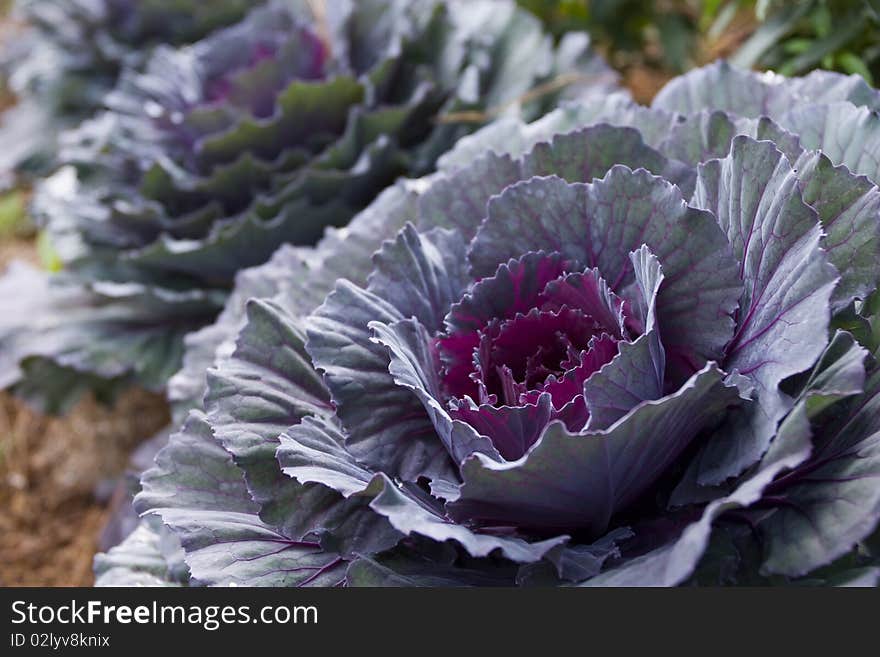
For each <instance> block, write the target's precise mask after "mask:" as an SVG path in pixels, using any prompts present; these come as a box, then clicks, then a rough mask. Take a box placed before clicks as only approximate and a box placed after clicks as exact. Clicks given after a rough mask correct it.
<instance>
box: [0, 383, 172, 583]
mask: <svg viewBox="0 0 880 657" xmlns="http://www.w3.org/2000/svg"><path fill="white" fill-rule="evenodd" d="M167 422H168V415H167V409H166V407H165V404H164V403H163V401H162V399H161V397H159V396H157V395H154V394H150V393H146V392H143V391H140V390H132V391H129V392H127V393H125V394H124V395H123V396H122V397H121V398H120V399H119V400H118V401H117V403H116V404H115V406H114V407H113V408H108V407H106V406H102V405H100V404H98V403H96V402H95V401H94V400H93V399H90V398H86V399H83V400H82V401H81V402H80V403H79V404H78V405H77V406H76V407H75V408H74V409H73V410H72V411H71V412H70V413H69V414H68V415H66V416H65V417H62V418H47V417H45V416H42V415H40V414H38V413H36V412H34V411H33V410H31V409H29V408H27V407H26V406H25V405H23V404H22V403H21V402H19V401H18V400H15V399H13V398H12V397H10V396H9V395H6V394H2V395H0V509H3V511H2V512H0V585H6V586H87V585H90V584H91V583H92V582H93V577H92V557H93V556H94V554H95V552H96V551H97V550H98V536H99V534H100V532H101V530H102V529H103V526H104V523H105V521H106V519H107V515H108V508H107V506H106V505H105V503H103V502H101V501H99V500H98V499H96V497H95V491H96V489H98V488H99V487H101V486H102V485H103V487H104V488H105V489H107V488H112V485H113V482H114V480H115V479H116V478H118V477H119V475H120V474H121V473H122V472H123V471H124V470H125V466H126V464H127V463H128V457H129V454H130V453H131V451H132V450H133V449H134V447H136V446H137V445H138V444H139V443H140V442H141V441H142V440H143V439H145V438H148V437H149V436H151V435H152V434H154V433H155V432H156V431H158V430H159V429H161V428H162V427H163V426H164V425H165V424H167Z"/></svg>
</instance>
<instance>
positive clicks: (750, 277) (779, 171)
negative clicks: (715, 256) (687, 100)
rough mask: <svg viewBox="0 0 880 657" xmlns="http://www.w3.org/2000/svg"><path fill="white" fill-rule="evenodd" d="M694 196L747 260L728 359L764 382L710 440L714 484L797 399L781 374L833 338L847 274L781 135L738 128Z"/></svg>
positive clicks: (763, 440)
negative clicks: (833, 318) (806, 198)
mask: <svg viewBox="0 0 880 657" xmlns="http://www.w3.org/2000/svg"><path fill="white" fill-rule="evenodd" d="M694 204H695V205H696V206H697V207H701V208H704V209H707V210H710V211H712V212H713V213H714V214H715V215H716V217H717V218H718V222H719V224H720V226H721V227H722V229H723V230H724V231H725V232H726V233H727V235H728V237H729V239H730V243H731V245H732V247H733V252H734V255H735V256H736V258H737V259H738V260H739V262H740V265H739V276H740V278H741V279H742V281H743V284H744V287H743V293H742V296H741V298H740V300H739V311H738V313H737V317H736V333H735V335H734V336H733V339H732V340H731V342H730V343H729V344H728V345H727V348H726V357H725V360H724V366H725V368H726V369H728V370H736V371H738V372H739V373H740V374H741V375H744V376H747V377H749V378H750V379H752V380H754V381H755V383H756V384H757V386H758V390H757V397H758V404H757V405H756V407H754V408H753V409H752V411H751V412H749V411H746V414H745V415H743V416H742V417H740V419H739V420H736V419H734V420H733V424H731V425H730V427H729V428H728V429H727V430H722V431H720V432H719V433H718V434H716V436H715V437H713V439H712V440H711V441H710V443H709V444H708V445H707V447H706V451H705V452H704V454H703V458H702V467H701V473H700V479H699V481H700V483H701V484H703V485H713V484H718V483H721V482H722V481H724V480H725V479H727V478H729V477H731V476H735V475H738V474H740V473H741V472H742V471H743V470H744V469H745V468H747V467H749V466H750V465H752V464H754V463H755V462H756V461H757V460H758V459H759V458H760V457H761V454H763V452H764V450H766V449H767V445H768V444H769V442H770V440H771V438H772V437H773V433H774V430H775V427H776V423H777V422H778V421H779V420H780V419H781V418H782V416H783V414H784V413H785V411H786V410H787V408H789V407H790V404H789V403H788V402H787V401H786V400H785V399H784V397H783V396H782V393H781V392H780V391H779V390H778V386H779V383H780V382H781V381H782V380H783V379H785V378H786V377H788V376H791V375H793V374H797V373H799V372H802V371H804V370H806V369H807V368H809V367H810V366H812V365H813V363H815V361H816V359H817V358H818V357H819V355H820V354H821V352H822V350H823V349H824V348H825V345H826V344H827V332H828V325H829V320H830V307H829V300H830V297H831V294H832V291H833V289H834V286H835V285H836V283H837V281H838V275H837V271H836V270H835V268H834V267H833V266H832V265H831V264H829V263H828V260H827V258H826V256H825V253H824V252H823V251H822V249H821V247H820V239H821V230H820V225H819V220H818V216H817V214H816V212H815V211H814V210H813V209H812V208H810V207H809V206H808V205H807V204H805V203H804V202H803V200H802V198H801V193H800V190H799V186H798V179H797V176H796V175H795V173H794V172H793V171H792V169H791V166H790V165H789V163H788V161H787V160H786V159H785V157H784V156H783V155H782V153H780V152H779V151H778V150H777V149H776V148H775V147H774V146H773V144H772V143H769V142H756V141H754V140H752V139H749V138H747V137H744V136H740V137H736V138H735V139H734V142H733V145H732V147H731V153H730V155H729V156H728V157H727V158H725V159H724V160H713V161H711V162H708V163H706V164H704V165H701V167H700V170H699V176H698V179H697V191H696V193H695V195H694Z"/></svg>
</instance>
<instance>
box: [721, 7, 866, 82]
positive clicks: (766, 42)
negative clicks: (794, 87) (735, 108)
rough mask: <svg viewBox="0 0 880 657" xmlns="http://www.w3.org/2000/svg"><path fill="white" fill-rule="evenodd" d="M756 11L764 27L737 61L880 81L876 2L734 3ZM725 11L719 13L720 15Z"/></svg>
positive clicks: (788, 72)
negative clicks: (830, 71)
mask: <svg viewBox="0 0 880 657" xmlns="http://www.w3.org/2000/svg"><path fill="white" fill-rule="evenodd" d="M731 5H735V6H739V7H745V8H750V9H751V10H752V11H754V13H755V15H756V18H757V19H758V20H759V21H760V25H759V26H758V28H757V29H756V30H755V32H754V33H753V34H752V35H751V37H750V38H749V39H748V40H747V41H746V42H745V43H743V44H742V46H741V47H740V48H739V50H738V51H737V52H736V53H735V54H734V55H733V57H732V58H731V61H732V62H734V63H735V64H738V65H740V66H746V67H757V68H770V69H773V70H775V71H777V72H779V73H782V74H783V75H799V74H803V73H807V72H809V71H811V70H812V69H814V68H818V67H821V68H825V69H829V70H836V71H840V72H841V73H855V74H858V75H861V76H862V77H864V78H865V80H867V81H868V83H870V84H873V83H874V82H875V80H877V78H878V76H880V3H878V2H876V1H875V0H874V1H872V0H807V1H801V2H781V1H779V0H769V1H763V0H759V1H758V2H729V3H726V5H725V6H731ZM721 10H722V8H719V15H720V11H721Z"/></svg>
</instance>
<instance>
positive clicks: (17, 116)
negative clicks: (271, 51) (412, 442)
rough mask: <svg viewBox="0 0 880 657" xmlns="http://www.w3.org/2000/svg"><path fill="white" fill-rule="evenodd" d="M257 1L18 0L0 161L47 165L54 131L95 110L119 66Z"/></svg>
mask: <svg viewBox="0 0 880 657" xmlns="http://www.w3.org/2000/svg"><path fill="white" fill-rule="evenodd" d="M259 4H262V2H259V1H258V2H249V1H247V0H215V1H214V2H210V3H206V2H198V1H194V0H17V2H15V3H14V5H13V7H12V20H13V21H14V23H13V25H15V29H16V31H15V33H14V38H11V39H8V40H7V43H5V44H4V46H3V48H2V49H0V57H2V60H3V61H2V67H3V69H4V72H5V73H6V74H7V75H8V77H9V86H10V87H11V90H12V91H13V92H14V93H15V94H16V95H17V96H18V101H19V105H20V106H19V107H18V108H17V109H13V110H11V111H10V115H8V116H6V117H4V121H3V123H4V129H3V131H2V132H0V140H2V143H3V146H4V154H3V156H2V160H0V163H2V164H3V165H5V166H8V167H11V168H19V169H22V170H24V171H31V172H38V171H42V170H45V169H46V168H47V167H50V166H51V165H52V164H53V162H54V160H55V156H56V155H57V153H56V152H55V151H56V147H57V144H56V139H57V133H58V131H59V130H60V129H62V128H64V127H68V126H70V125H73V124H75V123H76V122H77V121H79V120H81V119H83V118H86V117H88V116H90V115H91V114H93V113H94V112H95V111H96V110H98V109H99V108H100V107H101V105H102V102H103V98H104V95H105V94H106V93H107V92H108V91H110V90H111V89H112V88H113V86H114V85H115V84H116V81H117V79H118V77H119V74H120V72H121V71H122V70H123V69H124V68H126V67H133V68H137V67H140V66H142V65H143V63H144V61H145V60H146V59H147V58H148V56H149V53H150V52H151V50H152V49H153V48H154V47H155V46H157V45H160V44H168V45H183V44H187V43H192V42H194V41H198V40H199V39H201V38H202V37H205V36H207V35H208V34H210V33H211V32H212V31H214V30H216V29H219V28H221V27H224V26H227V25H231V24H232V23H235V22H237V21H239V20H241V19H242V17H243V16H244V15H245V14H246V13H247V11H248V9H249V8H250V7H253V6H256V5H259ZM7 149H9V150H7Z"/></svg>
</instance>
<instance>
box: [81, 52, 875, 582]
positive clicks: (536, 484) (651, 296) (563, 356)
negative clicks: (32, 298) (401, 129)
mask: <svg viewBox="0 0 880 657" xmlns="http://www.w3.org/2000/svg"><path fill="white" fill-rule="evenodd" d="M877 102H878V96H877V94H876V92H875V91H874V90H872V89H870V88H869V87H867V86H866V85H865V84H864V83H863V82H860V81H859V80H858V78H855V77H849V78H847V77H843V76H840V75H837V74H831V73H825V72H819V73H815V74H812V75H810V76H807V77H805V78H791V79H786V78H782V77H779V76H767V75H756V74H753V73H747V72H743V71H739V70H736V69H733V68H731V67H729V66H728V65H726V64H724V63H719V64H715V65H712V66H709V67H706V68H704V69H700V70H697V71H694V72H692V73H690V74H688V75H686V76H683V77H681V78H678V79H676V80H674V81H672V82H671V83H670V84H669V85H668V86H667V87H666V88H665V89H664V90H663V91H662V92H661V93H660V95H659V96H658V97H657V100H656V102H655V103H654V106H653V107H652V108H645V107H639V106H637V105H634V104H633V103H631V102H630V101H629V100H628V99H627V98H625V97H623V96H617V95H608V96H604V97H602V98H593V99H588V100H586V101H581V102H577V103H571V104H568V105H566V106H563V107H561V108H560V109H558V110H555V111H553V112H551V113H549V114H548V115H546V116H544V117H542V118H541V119H538V120H536V121H534V122H531V123H528V122H524V121H522V120H518V119H511V120H507V121H501V122H498V123H496V124H493V125H492V126H489V127H487V128H485V129H483V130H481V131H479V132H478V133H476V134H475V135H473V136H471V137H467V138H464V139H462V140H461V141H460V142H459V144H458V145H457V146H456V147H455V149H453V150H452V151H451V152H450V153H448V154H447V155H446V156H444V157H443V158H442V159H441V161H440V170H439V172H438V173H436V174H433V175H432V176H429V177H427V178H423V179H421V180H417V181H413V182H410V183H400V184H398V185H397V186H395V187H393V188H391V189H389V190H388V191H386V192H385V193H384V194H383V195H382V196H380V198H379V199H377V201H376V202H375V203H374V204H373V205H371V206H370V207H369V208H368V209H367V210H365V211H364V212H363V213H361V214H360V215H359V216H358V217H356V218H355V219H354V221H353V222H352V223H351V224H350V226H349V228H348V229H347V230H346V231H344V232H340V233H330V234H329V235H328V237H327V238H326V239H325V240H324V241H323V242H322V243H320V244H319V245H318V246H317V247H316V248H315V249H313V250H312V249H306V250H301V251H299V252H297V251H296V250H295V249H291V248H287V249H284V250H282V251H280V252H279V253H278V254H276V256H275V258H274V259H273V262H272V264H271V265H267V266H266V267H265V268H262V269H257V270H253V271H251V272H249V273H248V274H247V275H245V274H242V276H241V278H240V280H241V281H242V286H243V288H242V291H244V288H245V286H247V287H250V289H254V290H256V289H257V287H258V285H259V283H258V282H259V281H262V282H263V283H265V284H266V285H267V289H268V290H269V291H270V292H272V293H273V296H271V297H270V298H264V299H251V300H250V301H247V302H246V303H245V302H244V299H243V297H244V296H246V295H239V296H237V297H236V296H233V297H232V298H231V299H232V300H231V302H230V305H229V306H228V307H227V312H226V313H225V315H224V320H225V321H222V322H220V323H218V324H217V325H215V326H214V327H213V328H214V334H213V335H212V336H208V337H205V335H204V334H203V336H202V337H203V338H205V339H204V340H198V341H195V343H194V347H197V348H198V349H201V348H202V347H205V345H206V344H207V345H209V346H210V348H209V349H207V350H206V351H205V350H203V351H201V352H198V349H196V351H194V352H193V354H194V355H193V362H196V361H199V360H200V359H204V358H206V356H205V353H206V352H210V353H211V354H213V355H215V356H216V357H217V360H216V364H215V367H213V368H211V369H210V370H208V373H207V392H206V394H205V396H204V403H203V404H202V405H201V407H200V408H196V409H194V410H191V411H190V412H189V414H188V417H187V418H186V420H185V421H184V423H183V425H182V428H181V429H180V430H179V431H178V432H177V433H175V434H174V435H172V437H171V439H170V442H169V444H168V446H167V447H165V448H164V449H163V450H162V451H161V452H160V453H159V454H158V456H157V458H156V462H155V465H154V467H153V468H151V469H150V470H149V471H147V472H146V473H145V474H144V476H143V478H142V487H143V488H142V491H141V493H140V494H139V495H138V496H137V498H136V502H135V506H136V508H137V510H138V512H139V513H141V514H143V515H144V516H145V517H146V518H147V519H148V521H147V523H148V524H144V525H142V526H141V527H140V528H139V529H138V530H137V532H136V534H134V535H132V537H131V538H130V539H129V540H128V541H126V542H125V543H123V544H122V545H120V546H119V547H117V548H116V549H114V550H112V551H111V552H110V553H109V554H107V555H99V557H98V559H97V561H96V569H97V572H98V575H99V583H105V584H112V583H124V582H127V581H142V582H149V583H163V582H164V583H168V582H171V581H176V582H182V581H186V575H185V573H184V567H183V564H184V563H185V565H186V569H188V571H189V575H190V577H191V580H190V581H191V583H194V584H200V585H227V584H231V583H235V584H239V585H298V586H306V585H328V586H329V585H342V584H345V585H351V586H356V585H402V586H417V585H433V586H437V585H455V586H459V585H493V586H514V585H578V586H580V585H584V586H604V585H641V586H644V585H658V586H659V585H665V586H670V585H680V584H786V583H814V584H817V583H818V584H837V585H841V584H847V585H857V584H862V585H864V584H876V583H877V580H878V576H880V567H878V553H877V550H878V545H877V538H876V533H875V532H876V527H877V523H878V519H880V486H878V478H880V451H878V447H880V412H878V411H880V370H878V366H877V357H878V355H880V330H878V323H877V322H878V319H877V304H878V296H880V295H878V293H877V284H878V279H880V257H878V256H880V191H878V189H877V187H876V185H875V184H874V182H873V181H874V180H876V177H877V172H876V170H875V167H876V162H877V161H878V160H877V158H876V157H875V156H874V153H873V152H872V150H871V149H872V148H873V145H874V142H875V137H876V134H875V133H876V129H875V122H876V117H877V114H876V112H875V109H876V104H877ZM284 269H287V270H288V271H289V272H290V276H288V277H286V278H285V276H284V274H283V273H282V272H283V270H284ZM251 286H254V287H251ZM241 314H243V315H244V317H243V318H239V319H236V317H239V316H240V315H241ZM239 326H240V327H241V328H240V330H237V329H238V327H239ZM236 331H237V335H236V336H235V338H234V342H231V341H230V336H231V335H232V334H235V333H236ZM197 352H198V353H197ZM202 362H203V361H202ZM191 390H192V389H191ZM182 397H183V396H182ZM182 397H181V398H182ZM218 490H219V491H221V492H220V493H218ZM158 521H161V523H162V528H159V527H158V526H157V524H156V523H158ZM169 564H170V565H171V568H170V569H169Z"/></svg>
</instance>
